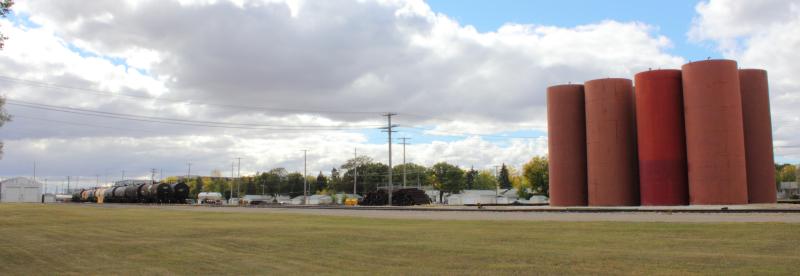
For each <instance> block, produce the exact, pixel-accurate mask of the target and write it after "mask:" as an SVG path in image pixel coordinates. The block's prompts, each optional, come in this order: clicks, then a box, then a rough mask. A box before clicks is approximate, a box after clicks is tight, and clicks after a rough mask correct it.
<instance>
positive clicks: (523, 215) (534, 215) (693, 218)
mask: <svg viewBox="0 0 800 276" xmlns="http://www.w3.org/2000/svg"><path fill="white" fill-rule="evenodd" d="M86 206H97V207H99V206H100V205H86ZM102 207H107V208H157V209H166V210H182V211H195V212H237V213H255V214H259V213H263V214H304V215H325V216H348V217H364V218H384V219H427V220H517V221H622V222H693V223H707V222H784V223H800V213H661V212H609V213H574V212H491V211H483V212H474V211H472V212H469V211H447V212H436V211H407V210H404V211H399V210H359V209H306V208H236V207H229V208H212V207H204V206H154V205H150V206H147V205H119V204H105V205H102Z"/></svg>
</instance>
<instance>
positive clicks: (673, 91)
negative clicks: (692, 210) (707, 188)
mask: <svg viewBox="0 0 800 276" xmlns="http://www.w3.org/2000/svg"><path fill="white" fill-rule="evenodd" d="M634 79H635V80H636V89H637V90H636V101H635V103H636V123H637V134H638V139H637V142H638V143H637V145H638V152H639V188H640V195H641V204H642V205H686V204H688V203H689V184H688V183H687V182H688V179H687V173H686V135H685V130H684V125H683V87H682V82H681V71H680V70H651V71H645V72H640V73H638V74H636V76H635V77H634Z"/></svg>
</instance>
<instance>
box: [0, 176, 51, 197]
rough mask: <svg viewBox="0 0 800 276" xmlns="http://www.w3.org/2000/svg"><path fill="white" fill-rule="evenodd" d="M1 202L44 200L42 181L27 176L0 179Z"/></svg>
mask: <svg viewBox="0 0 800 276" xmlns="http://www.w3.org/2000/svg"><path fill="white" fill-rule="evenodd" d="M0 202H2V203H16V202H42V183H39V182H37V181H34V180H31V179H28V178H25V177H16V178H11V179H6V180H3V181H0Z"/></svg>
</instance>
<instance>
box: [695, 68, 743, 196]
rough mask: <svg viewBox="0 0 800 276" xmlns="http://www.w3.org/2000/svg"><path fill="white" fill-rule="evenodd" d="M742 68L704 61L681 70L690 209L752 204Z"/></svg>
mask: <svg viewBox="0 0 800 276" xmlns="http://www.w3.org/2000/svg"><path fill="white" fill-rule="evenodd" d="M737 67H738V66H737V63H736V61H733V60H704V61H698V62H692V63H688V64H685V65H683V66H682V67H681V73H682V74H681V78H682V79H683V106H684V122H685V128H686V152H687V161H688V175H689V177H688V179H689V202H690V203H691V204H708V205H714V204H747V200H748V199H747V165H746V161H745V142H744V130H743V123H742V94H741V92H740V91H741V89H740V83H739V70H738V68H737Z"/></svg>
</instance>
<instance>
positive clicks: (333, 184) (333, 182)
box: [327, 168, 347, 193]
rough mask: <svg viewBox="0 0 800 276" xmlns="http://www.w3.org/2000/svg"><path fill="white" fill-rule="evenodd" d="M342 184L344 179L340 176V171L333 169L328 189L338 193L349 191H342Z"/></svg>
mask: <svg viewBox="0 0 800 276" xmlns="http://www.w3.org/2000/svg"><path fill="white" fill-rule="evenodd" d="M341 182H342V177H341V176H340V175H339V170H337V169H336V168H333V169H331V178H330V179H329V180H328V187H327V189H328V190H330V191H332V192H333V193H336V192H338V191H347V190H346V189H340V186H341Z"/></svg>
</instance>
